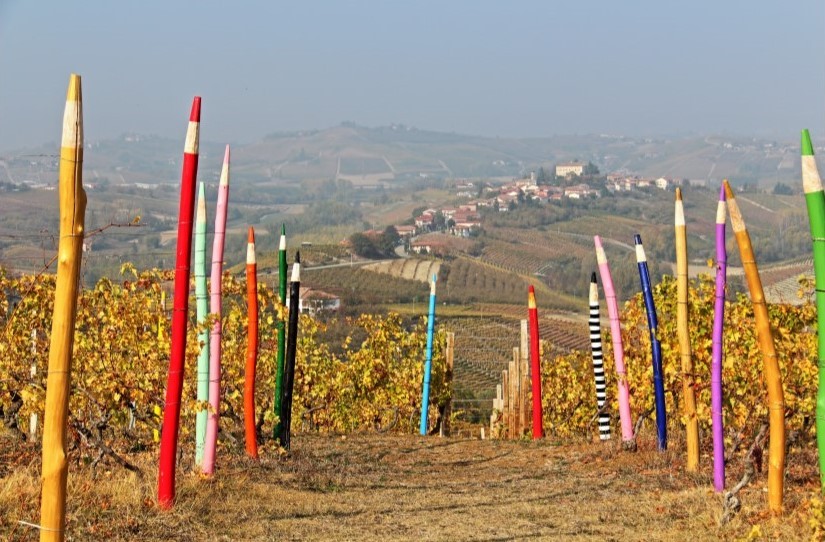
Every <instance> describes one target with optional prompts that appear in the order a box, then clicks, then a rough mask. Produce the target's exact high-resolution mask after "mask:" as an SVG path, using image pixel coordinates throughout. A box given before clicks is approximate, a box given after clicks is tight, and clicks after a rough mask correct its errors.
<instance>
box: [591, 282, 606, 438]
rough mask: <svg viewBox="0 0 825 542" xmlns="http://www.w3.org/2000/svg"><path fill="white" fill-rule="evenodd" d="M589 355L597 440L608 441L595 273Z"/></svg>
mask: <svg viewBox="0 0 825 542" xmlns="http://www.w3.org/2000/svg"><path fill="white" fill-rule="evenodd" d="M588 325H589V327H590V353H591V355H592V356H593V377H594V378H595V380H596V406H597V407H598V408H599V439H601V440H610V414H608V413H607V412H605V411H604V404H605V403H606V402H607V381H606V380H605V378H604V360H603V359H602V356H603V354H602V326H601V322H600V320H599V287H598V285H597V284H596V273H595V272H594V273H593V274H592V275H590V318H589V319H588Z"/></svg>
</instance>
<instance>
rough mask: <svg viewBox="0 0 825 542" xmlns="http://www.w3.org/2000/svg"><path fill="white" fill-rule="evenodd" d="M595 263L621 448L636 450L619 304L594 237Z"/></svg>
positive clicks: (606, 264)
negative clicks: (607, 330) (612, 367)
mask: <svg viewBox="0 0 825 542" xmlns="http://www.w3.org/2000/svg"><path fill="white" fill-rule="evenodd" d="M593 240H594V241H595V243H596V262H597V263H598V264H599V273H600V274H601V277H602V287H603V288H604V297H605V300H606V301H607V314H608V317H609V318H610V336H611V338H612V340H613V363H614V364H615V365H616V377H617V380H618V382H617V385H618V388H619V393H618V398H619V419H620V421H621V424H622V446H623V447H624V449H625V450H628V451H635V450H636V438H635V436H634V434H633V420H632V419H631V417H630V389H629V387H628V384H627V369H626V368H625V365H624V347H623V345H622V325H621V322H620V321H619V303H618V301H616V290H615V289H614V288H613V277H612V276H611V274H610V266H609V265H608V263H607V256H606V255H605V253H604V247H602V240H601V239H600V238H599V236H598V235H596V236H595V237H594V238H593Z"/></svg>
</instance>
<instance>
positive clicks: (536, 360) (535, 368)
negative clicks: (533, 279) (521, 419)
mask: <svg viewBox="0 0 825 542" xmlns="http://www.w3.org/2000/svg"><path fill="white" fill-rule="evenodd" d="M527 314H528V316H529V318H530V377H531V379H532V393H533V440H536V439H540V438H542V437H543V436H544V428H543V427H542V414H541V359H540V357H539V344H540V341H539V315H538V308H537V307H536V291H535V289H534V288H533V285H532V284H531V285H530V289H529V290H528V292H527Z"/></svg>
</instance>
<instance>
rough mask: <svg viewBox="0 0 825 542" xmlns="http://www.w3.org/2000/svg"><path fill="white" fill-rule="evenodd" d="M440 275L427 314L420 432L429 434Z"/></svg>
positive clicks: (431, 283) (431, 282) (434, 277)
mask: <svg viewBox="0 0 825 542" xmlns="http://www.w3.org/2000/svg"><path fill="white" fill-rule="evenodd" d="M437 279H438V276H437V275H435V274H433V278H432V281H430V311H429V315H428V316H427V353H426V359H425V361H424V385H423V386H422V390H421V423H420V424H419V428H418V429H419V432H420V433H421V434H422V435H426V434H427V415H428V414H429V412H428V411H429V409H430V373H431V371H432V362H433V329H434V327H435V282H436V280H437Z"/></svg>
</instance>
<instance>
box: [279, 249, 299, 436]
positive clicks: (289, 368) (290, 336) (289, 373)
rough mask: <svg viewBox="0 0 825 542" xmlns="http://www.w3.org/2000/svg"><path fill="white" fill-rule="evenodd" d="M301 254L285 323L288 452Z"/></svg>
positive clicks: (285, 433) (283, 408)
mask: <svg viewBox="0 0 825 542" xmlns="http://www.w3.org/2000/svg"><path fill="white" fill-rule="evenodd" d="M300 303H301V253H300V252H296V253H295V263H293V264H292V277H291V280H290V281H289V318H288V321H287V328H288V329H287V343H286V359H285V360H284V362H285V364H284V402H283V405H281V412H282V413H283V415H284V422H283V429H282V431H281V435H282V437H281V446H283V447H284V449H286V450H289V446H290V441H291V440H292V389H293V387H294V385H295V357H296V355H297V353H298V317H299V316H300V314H301V308H300Z"/></svg>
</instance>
